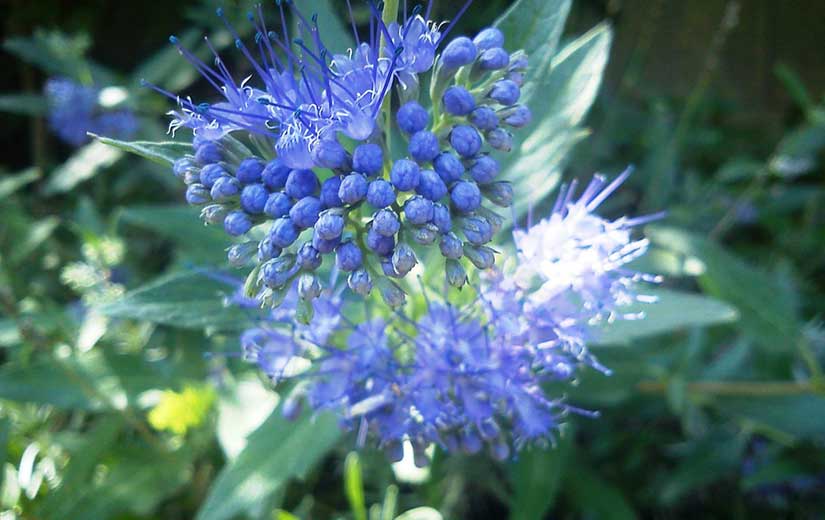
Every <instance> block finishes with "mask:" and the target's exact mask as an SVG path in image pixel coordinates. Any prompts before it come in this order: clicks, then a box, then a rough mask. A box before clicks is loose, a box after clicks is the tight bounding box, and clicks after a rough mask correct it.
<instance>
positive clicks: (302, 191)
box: [285, 170, 320, 200]
mask: <svg viewBox="0 0 825 520" xmlns="http://www.w3.org/2000/svg"><path fill="white" fill-rule="evenodd" d="M319 187H320V185H319V183H318V177H316V176H315V172H313V171H312V170H292V171H291V172H289V177H287V179H286V186H285V189H286V194H287V195H289V196H290V197H292V198H293V199H296V200H297V199H303V198H304V197H308V196H310V195H315V192H317V191H318V188H319Z"/></svg>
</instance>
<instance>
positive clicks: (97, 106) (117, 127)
mask: <svg viewBox="0 0 825 520" xmlns="http://www.w3.org/2000/svg"><path fill="white" fill-rule="evenodd" d="M44 93H45V96H46V101H47V103H48V106H49V115H48V121H49V127H50V128H51V129H52V131H53V132H54V133H55V135H57V137H59V138H60V139H61V140H62V141H64V142H66V143H68V144H70V145H72V146H80V145H81V144H83V143H85V142H86V141H88V140H89V137H88V135H87V132H92V133H95V134H101V135H106V136H112V137H117V138H121V139H127V138H129V137H131V136H132V135H134V133H135V132H136V131H137V126H138V123H137V119H136V118H135V115H134V114H133V113H132V112H131V111H130V110H128V109H115V110H106V109H104V107H102V106H101V103H100V94H101V90H100V89H98V88H95V87H90V86H85V85H81V84H80V83H77V82H76V81H74V80H71V79H68V78H51V79H49V80H48V81H47V82H46V86H45V87H44Z"/></svg>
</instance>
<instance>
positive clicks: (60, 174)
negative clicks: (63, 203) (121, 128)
mask: <svg viewBox="0 0 825 520" xmlns="http://www.w3.org/2000/svg"><path fill="white" fill-rule="evenodd" d="M122 156H123V153H122V152H121V151H120V150H117V149H115V148H110V147H108V146H106V145H105V144H102V143H98V142H92V143H89V144H87V145H85V146H84V147H83V148H80V149H79V150H78V151H77V152H75V153H74V155H72V156H71V157H70V158H69V160H67V161H66V162H65V163H63V165H61V166H59V167H58V168H57V169H56V170H55V171H54V172H53V173H52V174H51V176H50V177H49V181H48V182H47V183H46V186H45V188H44V193H45V194H46V195H55V194H59V193H65V192H67V191H70V190H71V189H72V188H74V187H75V186H77V185H78V184H80V183H81V182H83V181H85V180H88V179H91V178H92V177H94V176H95V175H97V174H98V173H100V171H101V170H103V169H104V168H107V167H109V166H111V165H113V164H114V163H115V162H116V161H117V160H118V159H120V158H121V157H122Z"/></svg>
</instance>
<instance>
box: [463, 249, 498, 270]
mask: <svg viewBox="0 0 825 520" xmlns="http://www.w3.org/2000/svg"><path fill="white" fill-rule="evenodd" d="M464 256H466V257H467V258H469V259H470V262H472V263H473V265H474V266H476V267H477V268H479V269H489V268H491V267H493V266H494V265H495V263H496V257H495V251H493V250H492V249H490V248H489V247H487V246H473V245H470V244H464Z"/></svg>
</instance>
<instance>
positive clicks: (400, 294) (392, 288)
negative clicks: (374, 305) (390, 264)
mask: <svg viewBox="0 0 825 520" xmlns="http://www.w3.org/2000/svg"><path fill="white" fill-rule="evenodd" d="M378 289H379V290H380V291H381V297H382V298H384V303H386V304H387V305H389V306H390V308H392V309H398V308H399V307H401V306H402V305H404V303H405V302H406V301H407V294H406V293H405V292H404V290H403V289H401V287H399V286H398V285H397V284H396V283H395V282H392V281H390V280H387V279H386V278H384V279H381V280H378Z"/></svg>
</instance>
